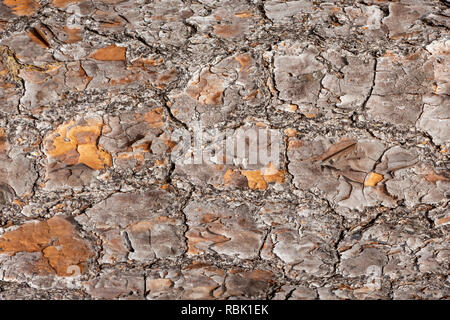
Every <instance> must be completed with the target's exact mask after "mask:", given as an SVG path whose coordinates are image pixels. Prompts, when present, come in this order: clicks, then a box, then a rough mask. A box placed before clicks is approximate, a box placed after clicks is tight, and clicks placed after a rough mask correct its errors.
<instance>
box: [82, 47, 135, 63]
mask: <svg viewBox="0 0 450 320" xmlns="http://www.w3.org/2000/svg"><path fill="white" fill-rule="evenodd" d="M126 52H127V48H125V47H118V46H116V45H114V44H112V45H110V46H108V47H105V48H100V49H98V50H97V51H95V52H94V53H93V54H91V55H90V57H91V58H93V59H95V60H100V61H125V60H126Z"/></svg>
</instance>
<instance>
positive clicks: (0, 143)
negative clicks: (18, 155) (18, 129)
mask: <svg viewBox="0 0 450 320" xmlns="http://www.w3.org/2000/svg"><path fill="white" fill-rule="evenodd" d="M7 150H8V139H7V137H6V133H5V130H3V128H0V153H3V152H6V151H7Z"/></svg>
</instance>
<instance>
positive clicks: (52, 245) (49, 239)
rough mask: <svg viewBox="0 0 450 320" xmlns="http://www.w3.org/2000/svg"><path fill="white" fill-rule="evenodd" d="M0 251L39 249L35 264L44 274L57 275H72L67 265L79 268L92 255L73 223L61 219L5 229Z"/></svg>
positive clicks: (10, 252)
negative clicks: (39, 256) (39, 259)
mask: <svg viewBox="0 0 450 320" xmlns="http://www.w3.org/2000/svg"><path fill="white" fill-rule="evenodd" d="M0 252H1V253H9V254H11V255H14V254H15V253H17V252H41V253H42V255H43V260H41V261H40V262H39V263H38V264H39V265H38V266H36V267H37V268H38V269H39V270H40V271H42V270H44V271H45V272H44V273H51V272H53V270H54V272H55V273H56V274H57V275H59V276H70V275H72V272H73V271H71V268H70V267H78V268H79V270H80V271H82V268H83V264H84V263H86V262H87V260H88V259H89V258H91V257H92V256H93V252H92V251H91V249H90V248H89V246H88V244H87V243H86V242H85V241H84V240H82V239H81V238H80V237H79V236H78V235H77V233H76V231H75V228H74V226H73V225H72V224H71V223H70V222H69V221H67V220H66V219H64V218H61V217H53V218H51V219H49V220H47V221H39V222H31V223H25V224H23V225H21V226H20V227H19V228H18V229H15V230H12V231H8V232H6V233H4V234H3V235H2V236H1V237H0Z"/></svg>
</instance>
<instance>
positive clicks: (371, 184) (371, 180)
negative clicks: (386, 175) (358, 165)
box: [364, 172, 383, 187]
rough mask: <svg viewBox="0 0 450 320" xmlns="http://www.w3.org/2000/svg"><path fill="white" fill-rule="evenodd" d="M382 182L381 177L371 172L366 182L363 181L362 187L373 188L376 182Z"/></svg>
mask: <svg viewBox="0 0 450 320" xmlns="http://www.w3.org/2000/svg"><path fill="white" fill-rule="evenodd" d="M381 180H383V176H382V175H381V174H379V173H376V172H371V173H369V174H368V175H367V177H366V181H364V186H366V187H375V186H376V185H377V183H378V182H380V181H381Z"/></svg>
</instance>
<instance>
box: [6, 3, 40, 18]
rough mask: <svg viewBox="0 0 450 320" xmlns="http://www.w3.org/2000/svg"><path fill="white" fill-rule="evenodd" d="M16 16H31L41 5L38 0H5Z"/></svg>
mask: <svg viewBox="0 0 450 320" xmlns="http://www.w3.org/2000/svg"><path fill="white" fill-rule="evenodd" d="M3 3H4V4H6V5H7V6H8V7H10V8H11V9H12V12H13V13H14V14H15V15H16V16H31V15H32V14H33V13H35V12H36V10H37V9H38V8H39V7H40V5H39V3H38V2H37V1H36V0H3Z"/></svg>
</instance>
